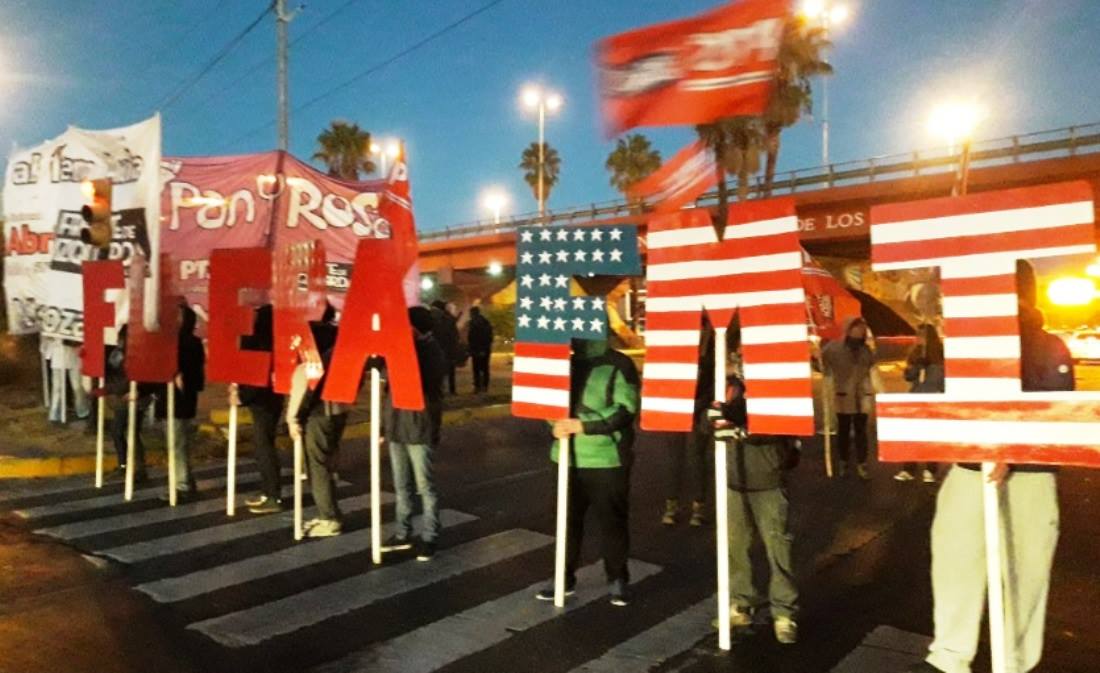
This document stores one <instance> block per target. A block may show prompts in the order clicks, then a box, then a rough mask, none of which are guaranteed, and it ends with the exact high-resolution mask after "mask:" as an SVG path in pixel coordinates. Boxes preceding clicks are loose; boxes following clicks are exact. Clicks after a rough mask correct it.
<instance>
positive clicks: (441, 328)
mask: <svg viewBox="0 0 1100 673" xmlns="http://www.w3.org/2000/svg"><path fill="white" fill-rule="evenodd" d="M431 316H432V334H433V335H434V336H435V341H436V343H438V344H439V347H440V348H442V349H443V355H444V356H446V364H447V371H446V376H447V388H448V390H450V392H451V394H452V395H454V394H455V368H456V367H457V366H458V364H459V363H460V362H462V360H463V359H464V358H463V353H462V350H463V349H462V339H461V338H460V337H459V334H458V318H456V317H455V316H454V315H452V314H451V312H450V311H448V310H447V304H445V303H443V301H442V300H440V299H437V300H435V301H433V302H432V307H431Z"/></svg>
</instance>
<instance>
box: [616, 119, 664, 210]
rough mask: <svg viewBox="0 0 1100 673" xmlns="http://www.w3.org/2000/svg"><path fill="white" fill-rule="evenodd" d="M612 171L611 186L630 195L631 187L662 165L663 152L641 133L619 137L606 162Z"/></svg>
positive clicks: (624, 194) (625, 194)
mask: <svg viewBox="0 0 1100 673" xmlns="http://www.w3.org/2000/svg"><path fill="white" fill-rule="evenodd" d="M604 166H605V167H606V168H607V170H608V171H610V172H611V186H612V187H614V188H615V189H617V190H619V191H620V192H622V194H623V196H627V197H628V198H629V196H628V194H627V192H628V191H629V190H630V188H631V187H633V186H634V185H636V184H638V183H639V182H641V181H642V180H644V179H646V178H647V177H649V175H650V174H651V173H653V171H655V170H657V169H658V168H660V167H661V153H660V152H659V151H657V150H655V149H653V146H652V145H651V144H650V143H649V138H646V137H645V136H644V135H642V134H640V133H631V134H630V135H628V136H626V137H625V138H619V140H618V142H616V143H615V149H614V150H612V151H611V154H609V155H608V156H607V162H606V163H605V164H604Z"/></svg>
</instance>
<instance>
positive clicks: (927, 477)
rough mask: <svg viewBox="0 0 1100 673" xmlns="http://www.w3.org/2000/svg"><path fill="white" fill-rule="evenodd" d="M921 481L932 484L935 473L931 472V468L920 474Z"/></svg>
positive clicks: (934, 480)
mask: <svg viewBox="0 0 1100 673" xmlns="http://www.w3.org/2000/svg"><path fill="white" fill-rule="evenodd" d="M921 481H923V482H924V483H926V484H934V483H936V475H935V474H933V473H932V470H925V471H924V472H923V473H922V474H921Z"/></svg>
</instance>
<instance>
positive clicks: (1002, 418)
mask: <svg viewBox="0 0 1100 673" xmlns="http://www.w3.org/2000/svg"><path fill="white" fill-rule="evenodd" d="M1093 219H1094V213H1093V195H1092V188H1091V187H1090V186H1089V184H1088V183H1086V182H1072V183H1065V184H1058V185H1049V186H1042V187H1028V188H1024V189H1012V190H1006V191H1000V192H991V193H985V194H977V195H973V196H966V197H959V198H943V199H932V200H928V201H918V202H914V203H900V204H893V205H887V206H877V207H875V208H873V209H872V210H871V254H872V261H873V267H874V268H875V269H876V270H886V269H906V268H913V267H932V266H936V267H939V268H940V274H941V278H942V294H943V316H944V332H945V338H944V353H945V358H946V377H947V381H946V393H945V394H942V395H933V394H906V395H878V397H877V409H878V438H879V452H880V456H881V457H882V459H883V460H890V461H910V460H921V461H944V462H956V461H970V462H984V461H991V462H1009V463H1050V464H1074V465H1091V466H1097V465H1100V452H1098V451H1097V446H1098V445H1100V396H1097V395H1095V394H1081V393H1072V392H1045V393H1024V392H1021V383H1020V337H1019V323H1018V310H1017V288H1016V276H1015V269H1016V261H1017V260H1018V259H1036V258H1042V257H1058V256H1063V255H1073V254H1084V253H1094V252H1095V250H1096V244H1095V238H1094V237H1095V233H1094V231H1093V226H1092V222H1093Z"/></svg>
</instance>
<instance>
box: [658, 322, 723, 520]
mask: <svg viewBox="0 0 1100 673" xmlns="http://www.w3.org/2000/svg"><path fill="white" fill-rule="evenodd" d="M713 401H714V328H713V327H711V326H710V322H709V320H707V318H706V317H705V316H704V318H703V329H702V330H701V331H700V338H699V378H698V382H697V383H696V384H695V413H694V415H693V416H692V426H693V428H692V431H691V432H670V433H662V434H663V435H664V436H665V438H666V442H667V445H668V448H669V455H670V457H671V458H672V467H671V469H670V470H669V472H668V481H667V483H666V487H665V488H666V491H665V512H664V514H662V515H661V523H662V524H664V525H666V526H674V525H676V518H677V516H678V515H679V513H680V489H681V488H683V486H684V482H685V481H687V482H688V484H687V489H688V492H689V494H690V495H691V519H690V520H689V521H688V525H690V526H695V527H699V526H702V525H703V524H704V523H706V520H707V519H706V508H707V504H706V502H707V490H708V488H707V487H708V481H707V464H708V462H709V461H708V460H707V456H708V453H709V452H708V449H709V448H710V429H709V426H708V422H707V409H708V408H709V407H710V404H711V402H713Z"/></svg>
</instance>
